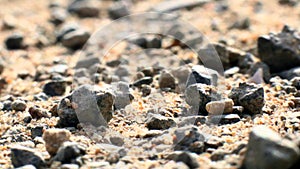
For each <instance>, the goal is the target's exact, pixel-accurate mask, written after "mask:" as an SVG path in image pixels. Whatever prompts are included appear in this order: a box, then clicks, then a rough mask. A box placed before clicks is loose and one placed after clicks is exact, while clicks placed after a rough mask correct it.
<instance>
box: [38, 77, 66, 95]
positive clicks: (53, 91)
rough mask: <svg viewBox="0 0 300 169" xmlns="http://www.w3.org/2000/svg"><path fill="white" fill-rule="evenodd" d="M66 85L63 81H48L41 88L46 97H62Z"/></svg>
mask: <svg viewBox="0 0 300 169" xmlns="http://www.w3.org/2000/svg"><path fill="white" fill-rule="evenodd" d="M66 87H67V83H66V82H65V81H58V80H54V81H50V82H47V83H46V84H45V85H44V87H43V92H44V93H45V94H46V95H48V96H62V95H63V94H64V93H65V92H66Z"/></svg>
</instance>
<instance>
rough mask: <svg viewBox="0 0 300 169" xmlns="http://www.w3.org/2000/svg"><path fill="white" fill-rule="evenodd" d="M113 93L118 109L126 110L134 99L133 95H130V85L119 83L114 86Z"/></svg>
mask: <svg viewBox="0 0 300 169" xmlns="http://www.w3.org/2000/svg"><path fill="white" fill-rule="evenodd" d="M112 90H113V91H112V92H113V94H114V95H115V104H114V107H115V108H116V109H122V108H125V107H126V106H127V105H129V104H130V103H131V101H132V100H133V99H134V97H133V95H132V94H131V93H130V88H129V84H127V83H125V82H118V83H113V84H112Z"/></svg>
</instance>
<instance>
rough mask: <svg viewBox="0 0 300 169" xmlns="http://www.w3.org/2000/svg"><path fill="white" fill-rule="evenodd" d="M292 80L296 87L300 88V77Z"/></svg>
mask: <svg viewBox="0 0 300 169" xmlns="http://www.w3.org/2000/svg"><path fill="white" fill-rule="evenodd" d="M291 82H292V85H293V86H294V87H296V88H297V89H298V90H300V77H294V78H293V79H292V80H291Z"/></svg>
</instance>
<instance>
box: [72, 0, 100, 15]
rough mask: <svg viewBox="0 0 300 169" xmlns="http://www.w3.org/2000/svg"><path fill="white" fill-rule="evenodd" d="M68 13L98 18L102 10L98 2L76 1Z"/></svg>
mask: <svg viewBox="0 0 300 169" xmlns="http://www.w3.org/2000/svg"><path fill="white" fill-rule="evenodd" d="M68 11H69V12H70V13H75V14H77V15H78V16H79V17H98V16H99V12H100V9H99V8H98V3H97V1H92V0H85V1H82V0H74V1H73V2H72V3H71V4H70V5H69V6H68Z"/></svg>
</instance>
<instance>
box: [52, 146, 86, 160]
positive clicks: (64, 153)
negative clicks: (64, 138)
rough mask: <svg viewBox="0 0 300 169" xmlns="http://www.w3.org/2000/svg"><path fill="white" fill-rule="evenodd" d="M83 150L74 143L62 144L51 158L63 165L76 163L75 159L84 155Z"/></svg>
mask: <svg viewBox="0 0 300 169" xmlns="http://www.w3.org/2000/svg"><path fill="white" fill-rule="evenodd" d="M85 153H86V152H85V149H84V148H83V147H82V146H81V145H79V144H77V143H75V142H64V143H63V144H62V145H61V147H60V148H59V149H58V151H57V154H56V155H55V156H54V157H53V160H54V161H59V162H61V163H63V164H70V163H76V161H75V160H76V158H77V157H80V156H82V155H85Z"/></svg>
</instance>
